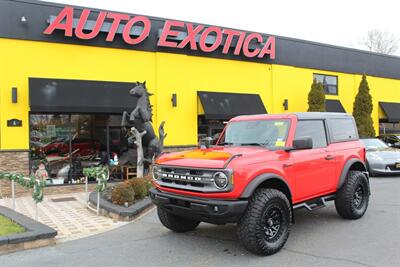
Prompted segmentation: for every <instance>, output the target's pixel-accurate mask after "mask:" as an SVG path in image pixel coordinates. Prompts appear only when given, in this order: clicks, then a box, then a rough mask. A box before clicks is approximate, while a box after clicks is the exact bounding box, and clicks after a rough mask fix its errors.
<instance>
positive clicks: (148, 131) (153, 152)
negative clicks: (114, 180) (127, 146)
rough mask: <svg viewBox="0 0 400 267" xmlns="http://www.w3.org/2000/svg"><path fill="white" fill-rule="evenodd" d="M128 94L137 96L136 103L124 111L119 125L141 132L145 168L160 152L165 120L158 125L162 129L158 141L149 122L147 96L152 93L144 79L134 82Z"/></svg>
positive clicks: (149, 106)
mask: <svg viewBox="0 0 400 267" xmlns="http://www.w3.org/2000/svg"><path fill="white" fill-rule="evenodd" d="M129 94H130V95H131V96H133V97H136V98H137V104H136V107H135V108H134V109H133V110H132V112H131V113H128V112H126V111H124V113H123V114H122V121H121V126H122V127H124V129H126V128H132V127H134V128H135V129H136V130H137V131H138V132H139V133H142V135H141V138H142V140H141V145H142V147H143V157H144V158H143V164H144V166H145V168H146V169H147V167H148V166H149V165H150V164H151V163H152V161H153V158H154V157H155V156H157V155H159V154H160V153H161V152H162V144H163V143H164V138H165V136H166V134H164V129H163V128H164V123H165V122H162V123H161V125H160V130H161V131H162V134H161V135H160V139H161V140H160V141H161V142H160V141H159V140H158V138H157V136H156V134H155V132H154V128H153V126H152V124H151V122H152V116H153V113H152V105H151V104H150V100H149V96H151V95H152V94H151V93H149V92H148V91H147V88H146V81H145V82H143V83H140V82H136V86H135V87H133V88H132V89H131V90H130V91H129ZM138 149H139V148H138Z"/></svg>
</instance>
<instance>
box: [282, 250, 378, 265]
mask: <svg viewBox="0 0 400 267" xmlns="http://www.w3.org/2000/svg"><path fill="white" fill-rule="evenodd" d="M282 250H286V251H288V252H291V253H295V254H300V255H304V256H309V257H314V258H318V259H324V260H334V261H341V262H347V263H354V264H358V265H361V266H368V267H373V265H369V264H366V263H364V262H360V261H356V260H351V259H346V258H339V257H329V256H319V255H315V254H311V253H307V252H302V251H297V250H293V249H288V248H283V249H282Z"/></svg>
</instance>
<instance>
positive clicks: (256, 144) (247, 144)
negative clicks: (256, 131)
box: [240, 143, 265, 146]
mask: <svg viewBox="0 0 400 267" xmlns="http://www.w3.org/2000/svg"><path fill="white" fill-rule="evenodd" d="M240 145H241V146H265V144H262V143H242V144H240Z"/></svg>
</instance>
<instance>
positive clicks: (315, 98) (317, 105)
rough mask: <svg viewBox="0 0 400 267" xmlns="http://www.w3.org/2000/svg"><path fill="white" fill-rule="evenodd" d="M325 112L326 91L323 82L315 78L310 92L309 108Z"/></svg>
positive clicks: (309, 109)
mask: <svg viewBox="0 0 400 267" xmlns="http://www.w3.org/2000/svg"><path fill="white" fill-rule="evenodd" d="M307 111H319V112H325V91H324V86H323V85H322V83H320V82H317V80H316V79H314V81H313V83H312V85H311V90H310V92H309V93H308V110H307Z"/></svg>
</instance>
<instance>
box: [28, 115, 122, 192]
mask: <svg viewBox="0 0 400 267" xmlns="http://www.w3.org/2000/svg"><path fill="white" fill-rule="evenodd" d="M120 122H121V116H120V115H93V114H31V115H30V148H31V149H30V159H31V160H30V162H31V171H32V172H33V173H34V172H35V171H36V169H37V166H38V165H39V163H44V165H45V166H46V170H47V172H48V176H49V178H48V181H47V182H48V183H49V184H74V183H83V182H84V175H83V168H85V167H93V166H99V165H105V164H110V162H111V163H112V164H111V165H116V164H115V163H118V162H119V161H118V158H119V157H121V156H122V154H124V153H125V152H126V151H127V149H128V147H127V142H126V141H125V139H126V138H124V135H123V134H122V132H121V127H120ZM110 159H111V160H112V161H110ZM114 167H118V166H114ZM114 169H115V168H114ZM121 175H122V173H121V172H120V171H118V168H116V171H114V172H113V175H112V176H111V178H112V179H121V178H122V177H121Z"/></svg>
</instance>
